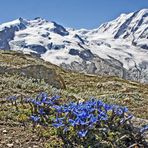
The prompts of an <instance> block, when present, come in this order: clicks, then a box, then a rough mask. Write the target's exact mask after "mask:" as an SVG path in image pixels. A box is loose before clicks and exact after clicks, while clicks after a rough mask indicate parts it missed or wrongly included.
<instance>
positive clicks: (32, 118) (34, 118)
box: [30, 115, 40, 122]
mask: <svg viewBox="0 0 148 148" xmlns="http://www.w3.org/2000/svg"><path fill="white" fill-rule="evenodd" d="M30 119H31V120H32V121H33V122H39V121H40V117H39V116H33V115H32V116H31V117H30Z"/></svg>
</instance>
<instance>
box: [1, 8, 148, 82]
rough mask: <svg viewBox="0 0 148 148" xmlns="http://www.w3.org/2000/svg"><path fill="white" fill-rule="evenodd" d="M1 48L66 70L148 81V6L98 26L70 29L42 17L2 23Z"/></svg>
mask: <svg viewBox="0 0 148 148" xmlns="http://www.w3.org/2000/svg"><path fill="white" fill-rule="evenodd" d="M0 49H3V50H20V51H22V52H23V53H27V54H28V53H29V54H33V55H36V56H38V57H40V58H42V59H44V60H45V61H49V62H51V63H53V64H56V65H58V66H61V67H63V68H65V69H69V70H74V71H78V72H84V73H89V74H97V75H98V74H99V75H112V76H119V77H122V78H124V79H130V80H136V81H140V82H144V83H148V9H142V10H140V11H137V12H133V13H130V14H121V15H120V16H119V17H118V18H117V19H115V20H113V21H110V22H108V23H105V24H103V25H101V26H100V27H99V28H97V29H93V30H86V29H80V30H75V29H70V28H64V27H63V26H61V25H59V24H57V23H55V22H48V21H46V20H44V19H42V18H35V19H34V20H26V19H23V18H19V19H17V20H14V21H12V22H9V23H4V24H1V25H0Z"/></svg>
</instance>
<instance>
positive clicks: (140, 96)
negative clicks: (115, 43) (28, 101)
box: [0, 51, 148, 119]
mask: <svg viewBox="0 0 148 148" xmlns="http://www.w3.org/2000/svg"><path fill="white" fill-rule="evenodd" d="M39 65H40V66H41V67H43V68H44V71H43V72H39V70H38V67H39ZM35 66H36V67H35ZM26 67H34V68H32V69H26ZM0 68H1V71H0V78H1V79H0V98H2V99H0V103H2V101H3V99H4V98H6V97H8V96H11V95H12V96H13V95H23V96H31V95H36V94H38V93H39V92H42V91H43V92H47V93H49V94H51V95H53V94H56V95H57V94H59V95H60V96H61V97H62V98H63V100H64V102H69V101H75V100H77V101H81V100H87V99H89V98H90V97H92V96H93V97H96V98H100V99H102V100H103V101H105V102H110V103H115V104H119V105H124V106H128V107H129V109H130V111H132V113H133V114H134V115H135V116H137V117H141V118H147V119H148V110H147V107H148V104H147V98H148V85H146V84H140V83H137V82H132V81H127V80H124V79H121V78H118V77H111V76H106V77H105V76H103V77H102V76H91V75H84V74H80V73H74V72H71V71H65V70H63V69H61V68H60V67H58V66H56V65H53V64H51V63H49V62H45V61H44V60H42V59H40V58H35V57H33V56H30V55H24V54H22V53H18V52H14V51H0ZM2 69H3V71H4V72H2ZM20 69H21V70H22V73H24V72H25V74H23V75H22V73H18V72H17V73H16V71H19V70H20ZM8 70H11V72H9V71H8ZM14 70H15V72H13V71H14ZM24 70H25V71H24ZM53 72H54V74H55V73H56V74H55V75H54V76H53V74H52V73H53ZM32 73H33V74H32ZM46 73H48V74H49V75H48V79H49V81H46V79H45V76H46ZM38 75H39V76H40V78H41V81H38V79H39V77H36V76H38ZM37 78H38V79H37ZM58 78H60V79H58ZM36 79H37V80H36ZM39 80H40V79H39ZM59 80H60V82H61V81H62V83H63V84H64V85H65V87H61V89H56V88H53V87H52V86H54V87H55V86H58V88H59V85H57V84H59V83H57V82H59ZM55 84H56V85H55Z"/></svg>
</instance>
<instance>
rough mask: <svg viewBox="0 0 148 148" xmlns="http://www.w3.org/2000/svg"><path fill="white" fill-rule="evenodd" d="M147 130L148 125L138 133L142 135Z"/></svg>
mask: <svg viewBox="0 0 148 148" xmlns="http://www.w3.org/2000/svg"><path fill="white" fill-rule="evenodd" d="M147 130H148V125H146V126H144V127H143V128H142V129H141V130H140V132H141V133H144V132H145V131H147Z"/></svg>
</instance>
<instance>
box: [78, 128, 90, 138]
mask: <svg viewBox="0 0 148 148" xmlns="http://www.w3.org/2000/svg"><path fill="white" fill-rule="evenodd" d="M87 133H88V130H81V131H79V132H78V135H79V136H80V137H85V136H86V134H87Z"/></svg>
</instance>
